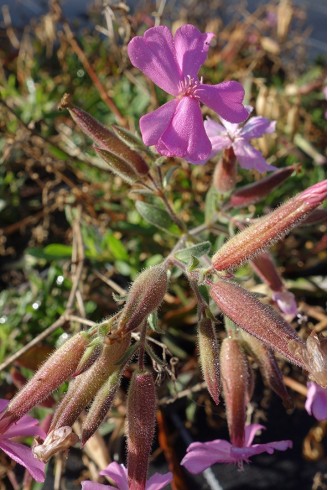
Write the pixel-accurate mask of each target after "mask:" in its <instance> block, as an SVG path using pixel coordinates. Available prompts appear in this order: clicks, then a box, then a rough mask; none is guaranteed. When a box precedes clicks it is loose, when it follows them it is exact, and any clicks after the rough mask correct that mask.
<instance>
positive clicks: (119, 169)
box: [93, 146, 139, 184]
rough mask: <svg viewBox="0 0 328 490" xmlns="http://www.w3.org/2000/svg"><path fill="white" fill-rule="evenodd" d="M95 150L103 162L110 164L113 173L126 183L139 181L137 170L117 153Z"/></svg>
mask: <svg viewBox="0 0 328 490" xmlns="http://www.w3.org/2000/svg"><path fill="white" fill-rule="evenodd" d="M93 149H94V150H95V152H96V153H98V155H99V156H100V157H101V158H102V159H103V160H105V162H106V163H108V165H109V166H110V169H111V170H112V172H113V173H114V174H116V175H119V176H120V177H121V179H122V180H124V182H127V183H128V184H133V183H134V182H136V181H137V180H138V179H139V176H138V174H137V172H136V170H135V169H134V168H133V167H131V165H130V164H129V163H128V162H127V161H126V160H124V159H123V158H121V157H119V156H117V155H115V153H113V152H111V151H108V150H105V149H104V148H98V147H97V146H94V147H93Z"/></svg>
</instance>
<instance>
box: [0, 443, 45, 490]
mask: <svg viewBox="0 0 328 490" xmlns="http://www.w3.org/2000/svg"><path fill="white" fill-rule="evenodd" d="M0 449H2V450H3V451H4V452H5V453H6V454H8V456H9V457H10V458H11V459H13V460H14V461H16V463H19V464H21V465H22V466H24V467H25V468H26V469H27V470H28V471H29V473H31V475H32V476H33V478H34V480H36V481H39V482H43V481H44V480H45V474H44V468H45V464H44V463H42V462H41V461H39V460H37V459H35V458H34V456H33V454H32V450H31V448H29V447H27V446H24V445H23V444H18V443H17V442H12V441H9V440H8V439H5V438H2V439H1V440H0Z"/></svg>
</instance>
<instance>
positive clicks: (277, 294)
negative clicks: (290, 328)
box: [272, 290, 297, 317]
mask: <svg viewBox="0 0 328 490" xmlns="http://www.w3.org/2000/svg"><path fill="white" fill-rule="evenodd" d="M272 299H273V301H275V302H276V303H277V305H278V307H279V309H280V311H282V312H283V313H284V314H285V315H290V316H292V317H295V316H296V315H297V304H296V300H295V296H294V294H293V293H291V292H290V291H286V290H283V291H273V293H272Z"/></svg>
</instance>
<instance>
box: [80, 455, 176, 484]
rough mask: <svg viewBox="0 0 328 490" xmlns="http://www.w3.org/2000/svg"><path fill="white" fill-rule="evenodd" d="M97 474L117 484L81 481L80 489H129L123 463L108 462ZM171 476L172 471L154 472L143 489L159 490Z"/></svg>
mask: <svg viewBox="0 0 328 490" xmlns="http://www.w3.org/2000/svg"><path fill="white" fill-rule="evenodd" d="M99 474H100V475H104V476H109V478H111V479H112V480H113V481H114V482H115V483H116V485H117V486H116V487H113V486H111V485H103V484H102V483H94V482H91V481H83V482H82V490H117V489H118V490H129V484H128V470H127V469H126V468H125V466H124V465H122V464H118V463H116V462H113V463H110V464H109V465H108V466H107V468H105V469H104V470H103V471H101V472H100V473H99ZM172 478H173V475H172V473H165V474H164V475H160V474H159V473H155V474H154V475H153V476H151V477H150V478H149V480H148V481H147V483H146V488H145V490H160V489H161V488H163V487H165V486H166V485H167V484H168V483H170V482H171V481H172Z"/></svg>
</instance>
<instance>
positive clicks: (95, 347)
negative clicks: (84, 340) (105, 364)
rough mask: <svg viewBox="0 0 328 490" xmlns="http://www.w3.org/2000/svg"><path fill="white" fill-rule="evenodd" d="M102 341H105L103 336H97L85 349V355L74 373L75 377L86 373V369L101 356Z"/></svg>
mask: <svg viewBox="0 0 328 490" xmlns="http://www.w3.org/2000/svg"><path fill="white" fill-rule="evenodd" d="M102 343H103V342H102V338H101V337H97V338H96V339H94V340H93V341H92V342H90V344H89V345H88V347H87V348H86V349H85V351H84V353H83V356H82V357H81V359H80V362H79V364H78V366H77V368H76V371H75V372H74V374H73V377H74V378H75V377H76V376H79V375H80V374H82V373H84V371H86V370H87V369H89V367H90V366H92V364H93V363H94V362H95V360H96V359H97V357H99V354H100V352H101V349H102Z"/></svg>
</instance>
